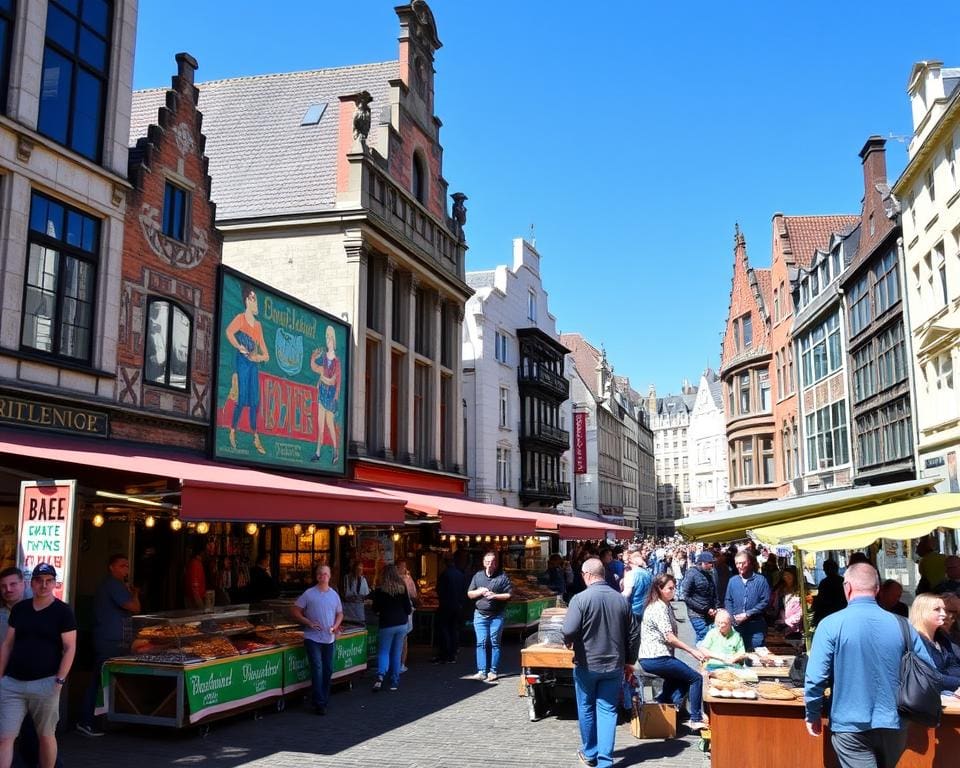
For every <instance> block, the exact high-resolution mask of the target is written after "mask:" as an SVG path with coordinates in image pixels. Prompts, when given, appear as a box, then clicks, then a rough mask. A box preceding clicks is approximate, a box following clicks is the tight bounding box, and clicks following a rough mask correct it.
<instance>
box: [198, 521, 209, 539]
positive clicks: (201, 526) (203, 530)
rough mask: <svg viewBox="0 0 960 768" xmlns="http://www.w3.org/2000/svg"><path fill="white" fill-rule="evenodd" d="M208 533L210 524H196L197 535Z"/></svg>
mask: <svg viewBox="0 0 960 768" xmlns="http://www.w3.org/2000/svg"><path fill="white" fill-rule="evenodd" d="M209 532H210V523H207V522H200V523H197V533H199V534H200V535H201V536H203V535H205V534H207V533H209Z"/></svg>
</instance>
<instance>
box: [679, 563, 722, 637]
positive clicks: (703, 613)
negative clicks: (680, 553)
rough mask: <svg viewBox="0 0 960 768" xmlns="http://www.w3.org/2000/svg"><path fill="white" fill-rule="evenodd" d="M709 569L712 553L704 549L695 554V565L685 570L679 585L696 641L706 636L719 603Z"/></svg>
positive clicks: (711, 569) (711, 565)
mask: <svg viewBox="0 0 960 768" xmlns="http://www.w3.org/2000/svg"><path fill="white" fill-rule="evenodd" d="M711 571H713V553H711V552H710V550H709V549H705V550H703V552H701V553H700V554H699V555H697V564H696V566H695V567H693V568H689V569H688V570H687V575H686V576H684V578H683V584H682V585H681V587H680V588H681V591H682V592H683V599H684V602H685V603H686V604H687V613H688V614H689V615H690V624H691V626H693V631H694V632H696V634H697V642H698V643H699V642H700V641H701V640H703V638H705V637H706V636H707V632H708V631H709V630H710V626H711V625H712V624H713V617H714V616H716V615H717V608H718V607H719V605H720V603H719V601H718V600H717V587H716V584H714V582H713V573H711Z"/></svg>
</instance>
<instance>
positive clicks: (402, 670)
mask: <svg viewBox="0 0 960 768" xmlns="http://www.w3.org/2000/svg"><path fill="white" fill-rule="evenodd" d="M406 671H407V668H406V667H405V666H403V664H401V665H400V674H401V675H402V674H403V673H404V672H406Z"/></svg>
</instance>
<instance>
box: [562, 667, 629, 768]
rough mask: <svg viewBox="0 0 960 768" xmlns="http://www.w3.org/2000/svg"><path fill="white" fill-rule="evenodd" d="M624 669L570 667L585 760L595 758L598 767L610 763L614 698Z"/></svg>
mask: <svg viewBox="0 0 960 768" xmlns="http://www.w3.org/2000/svg"><path fill="white" fill-rule="evenodd" d="M622 680H623V670H622V669H617V670H615V671H613V672H591V671H590V670H589V669H584V668H583V667H574V668H573V682H574V686H575V688H576V692H577V719H578V720H579V721H580V744H581V751H582V752H583V756H584V757H585V758H587V760H596V761H597V766H599V768H609V766H611V765H613V742H614V739H615V738H616V735H617V698H618V697H619V695H620V684H621V681H622Z"/></svg>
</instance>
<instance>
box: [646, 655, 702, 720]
mask: <svg viewBox="0 0 960 768" xmlns="http://www.w3.org/2000/svg"><path fill="white" fill-rule="evenodd" d="M640 664H641V666H643V668H644V670H645V671H647V672H649V673H650V674H652V675H657V676H658V677H662V678H663V693H662V694H660V696H661V700H662V701H664V702H665V703H666V702H668V701H669V702H671V703H673V704H675V705H676V706H677V707H678V708H679V707H680V705H681V704H683V699H684V697H685V696H686V697H687V698H688V699H689V701H690V719H691V720H700V719H702V718H703V676H702V675H701V674H700V673H699V672H697V670H695V669H692V668H691V667H688V666H687V665H686V664H684V663H683V662H682V661H680V660H679V659H675V658H674V657H673V656H658V657H657V658H655V659H640Z"/></svg>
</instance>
